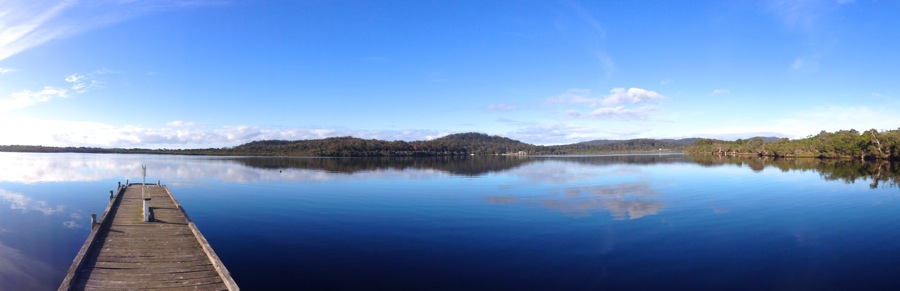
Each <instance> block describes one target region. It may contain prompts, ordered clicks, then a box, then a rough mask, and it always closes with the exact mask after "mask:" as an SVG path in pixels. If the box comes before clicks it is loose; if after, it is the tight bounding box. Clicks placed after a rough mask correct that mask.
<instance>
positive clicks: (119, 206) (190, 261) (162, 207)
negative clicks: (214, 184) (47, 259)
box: [59, 182, 240, 291]
mask: <svg viewBox="0 0 900 291" xmlns="http://www.w3.org/2000/svg"><path fill="white" fill-rule="evenodd" d="M126 184H127V182H126ZM142 188H144V191H146V193H147V194H142ZM146 198H149V201H148V202H149V206H150V207H149V210H150V212H149V213H150V219H149V221H148V222H144V214H143V212H144V207H143V206H142V204H143V203H144V201H145V199H146ZM128 289H140V290H146V289H153V290H157V289H170V290H174V289H191V290H240V289H239V288H238V286H237V284H235V282H234V279H232V278H231V274H230V273H229V272H228V270H227V269H226V268H225V265H223V264H222V262H221V261H220V260H219V257H218V256H216V253H215V252H214V251H213V249H212V247H210V245H209V243H207V242H206V239H205V238H204V237H203V234H201V233H200V231H199V230H197V226H196V225H194V223H193V222H192V221H191V219H190V218H189V217H188V216H187V214H186V213H185V211H184V208H182V207H181V205H180V204H178V200H176V199H175V196H173V195H172V192H170V191H169V188H168V187H166V186H164V185H160V184H159V183H157V184H152V185H147V184H143V183H134V184H127V185H120V186H119V188H118V190H117V191H116V195H113V192H112V191H110V202H109V206H107V208H106V211H105V212H104V213H103V215H102V216H101V218H100V220H99V221H97V223H96V224H93V222H92V229H91V234H90V235H89V236H88V239H87V241H85V243H84V245H83V246H82V247H81V250H80V251H78V255H76V257H75V260H74V261H73V262H72V266H71V267H69V272H68V273H67V274H66V277H65V279H63V282H62V284H61V285H60V286H59V290H60V291H62V290H128Z"/></svg>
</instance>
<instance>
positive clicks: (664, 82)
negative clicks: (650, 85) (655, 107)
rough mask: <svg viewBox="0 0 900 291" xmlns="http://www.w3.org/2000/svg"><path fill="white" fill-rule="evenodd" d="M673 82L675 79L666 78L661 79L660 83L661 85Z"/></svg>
mask: <svg viewBox="0 0 900 291" xmlns="http://www.w3.org/2000/svg"><path fill="white" fill-rule="evenodd" d="M673 83H675V81H673V80H672V79H665V80H661V81H659V85H661V86H665V85H671V84H673Z"/></svg>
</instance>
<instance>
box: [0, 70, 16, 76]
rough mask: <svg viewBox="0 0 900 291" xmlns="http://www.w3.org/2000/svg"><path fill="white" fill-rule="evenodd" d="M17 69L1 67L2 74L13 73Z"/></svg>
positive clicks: (0, 73)
mask: <svg viewBox="0 0 900 291" xmlns="http://www.w3.org/2000/svg"><path fill="white" fill-rule="evenodd" d="M15 71H16V69H10V68H0V75H6V74H9V73H12V72H15Z"/></svg>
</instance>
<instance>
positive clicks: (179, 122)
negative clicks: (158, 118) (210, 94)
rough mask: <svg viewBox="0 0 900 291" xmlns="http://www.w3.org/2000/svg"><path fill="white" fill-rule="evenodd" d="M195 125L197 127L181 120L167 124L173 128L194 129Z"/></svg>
mask: <svg viewBox="0 0 900 291" xmlns="http://www.w3.org/2000/svg"><path fill="white" fill-rule="evenodd" d="M194 125H196V124H195V123H193V122H190V121H181V120H175V121H171V122H168V123H166V126H172V127H192V126H194Z"/></svg>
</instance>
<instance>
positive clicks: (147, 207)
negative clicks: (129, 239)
mask: <svg viewBox="0 0 900 291" xmlns="http://www.w3.org/2000/svg"><path fill="white" fill-rule="evenodd" d="M144 222H150V197H144Z"/></svg>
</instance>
